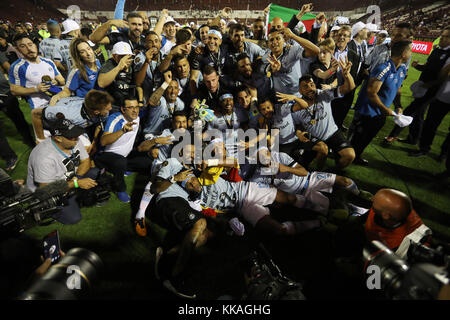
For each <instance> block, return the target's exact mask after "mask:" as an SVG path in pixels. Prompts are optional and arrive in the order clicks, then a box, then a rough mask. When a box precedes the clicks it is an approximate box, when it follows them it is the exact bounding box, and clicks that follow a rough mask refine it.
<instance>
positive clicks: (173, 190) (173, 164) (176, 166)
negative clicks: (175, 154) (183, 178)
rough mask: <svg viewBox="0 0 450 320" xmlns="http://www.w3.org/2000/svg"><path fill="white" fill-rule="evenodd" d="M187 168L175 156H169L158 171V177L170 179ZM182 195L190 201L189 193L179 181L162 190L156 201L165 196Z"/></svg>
mask: <svg viewBox="0 0 450 320" xmlns="http://www.w3.org/2000/svg"><path fill="white" fill-rule="evenodd" d="M184 170H187V169H186V168H184V167H183V165H182V164H181V163H180V162H179V161H178V160H177V159H175V158H169V159H167V160H166V162H165V163H164V164H163V165H162V166H161V168H160V169H159V171H158V173H157V175H156V176H157V177H158V178H161V179H165V180H169V179H170V177H172V176H175V175H176V174H178V173H180V172H181V171H184ZM172 197H180V198H183V199H185V200H186V201H188V198H189V194H188V193H187V192H186V190H184V189H183V188H182V187H181V186H180V185H179V184H178V183H173V184H172V185H171V186H170V187H169V188H167V189H166V190H164V191H163V192H160V193H159V194H158V196H157V198H156V202H158V201H159V200H161V199H164V198H172Z"/></svg>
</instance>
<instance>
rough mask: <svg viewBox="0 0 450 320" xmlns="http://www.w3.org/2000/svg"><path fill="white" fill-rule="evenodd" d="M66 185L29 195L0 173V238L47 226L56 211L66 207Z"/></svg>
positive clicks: (0, 170) (47, 187) (45, 188)
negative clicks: (38, 226) (39, 226)
mask: <svg viewBox="0 0 450 320" xmlns="http://www.w3.org/2000/svg"><path fill="white" fill-rule="evenodd" d="M66 185H67V182H65V181H58V182H55V183H54V184H50V185H48V186H44V187H41V188H38V189H37V190H36V192H34V193H33V192H31V191H30V190H28V189H27V188H26V187H20V186H19V185H17V184H15V183H13V182H12V180H11V177H10V176H9V175H8V174H6V173H5V172H4V171H3V170H2V169H0V236H1V237H2V238H8V237H11V236H14V235H16V234H17V233H20V232H22V231H24V230H28V229H30V228H33V227H35V226H37V225H48V224H50V223H52V222H53V221H54V220H53V218H52V215H53V214H54V213H56V212H58V210H59V207H60V206H63V205H65V204H67V199H66V197H65V191H66V190H64V186H66Z"/></svg>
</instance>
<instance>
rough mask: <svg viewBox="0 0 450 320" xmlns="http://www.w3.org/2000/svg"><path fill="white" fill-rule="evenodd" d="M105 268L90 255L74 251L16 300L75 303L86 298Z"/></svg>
mask: <svg viewBox="0 0 450 320" xmlns="http://www.w3.org/2000/svg"><path fill="white" fill-rule="evenodd" d="M103 268H104V265H103V262H102V260H101V259H100V257H99V256H98V255H97V254H95V253H94V252H92V251H89V250H86V249H82V248H73V249H71V250H70V251H69V252H67V253H66V255H65V256H64V257H63V258H62V259H61V260H60V261H59V262H58V263H57V264H54V265H53V266H51V267H50V269H49V270H48V271H47V272H46V273H45V274H44V275H43V276H42V277H41V278H39V279H38V280H37V281H35V282H34V283H32V284H31V286H30V287H29V288H28V289H27V290H26V291H25V292H24V293H22V294H21V295H20V297H19V298H18V299H19V300H76V299H81V298H85V297H87V296H88V295H89V294H90V293H91V292H92V286H93V284H94V283H95V281H96V280H98V278H99V274H100V273H101V271H102V269H103Z"/></svg>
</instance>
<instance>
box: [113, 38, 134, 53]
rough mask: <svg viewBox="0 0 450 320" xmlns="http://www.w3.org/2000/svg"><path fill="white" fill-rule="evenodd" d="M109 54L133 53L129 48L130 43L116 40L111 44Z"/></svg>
mask: <svg viewBox="0 0 450 320" xmlns="http://www.w3.org/2000/svg"><path fill="white" fill-rule="evenodd" d="M111 54H117V55H119V56H124V55H127V54H131V55H134V53H133V51H132V50H131V46H130V44H129V43H127V42H124V41H120V42H117V43H116V44H115V45H114V46H113V48H112V51H111Z"/></svg>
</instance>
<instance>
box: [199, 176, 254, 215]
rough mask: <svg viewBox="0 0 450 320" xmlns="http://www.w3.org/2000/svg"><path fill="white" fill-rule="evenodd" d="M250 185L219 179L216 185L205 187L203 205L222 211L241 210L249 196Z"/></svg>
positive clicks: (202, 198)
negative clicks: (246, 197)
mask: <svg viewBox="0 0 450 320" xmlns="http://www.w3.org/2000/svg"><path fill="white" fill-rule="evenodd" d="M247 189H248V183H247V182H245V181H241V182H228V181H226V180H224V179H222V178H220V177H219V179H218V180H217V182H216V183H214V184H211V185H207V186H203V187H202V192H201V194H200V201H201V205H202V206H204V207H207V208H212V209H215V210H220V211H232V210H234V209H236V210H239V209H240V208H241V207H242V203H243V201H244V199H245V196H246V195H247Z"/></svg>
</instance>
